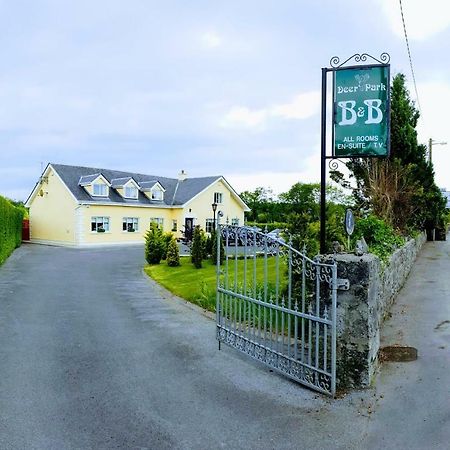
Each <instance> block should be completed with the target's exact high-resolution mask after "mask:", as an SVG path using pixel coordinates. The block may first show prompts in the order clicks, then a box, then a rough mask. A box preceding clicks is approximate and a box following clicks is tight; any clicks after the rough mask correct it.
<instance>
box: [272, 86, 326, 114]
mask: <svg viewBox="0 0 450 450" xmlns="http://www.w3.org/2000/svg"><path fill="white" fill-rule="evenodd" d="M319 110H320V92H319V91H312V92H306V93H305V94H300V95H297V96H296V97H294V99H293V100H292V101H291V102H289V103H284V104H281V105H275V106H273V107H272V108H271V110H270V113H271V115H272V116H273V117H282V118H283V119H307V118H308V117H311V116H314V115H315V114H317V113H318V112H319Z"/></svg>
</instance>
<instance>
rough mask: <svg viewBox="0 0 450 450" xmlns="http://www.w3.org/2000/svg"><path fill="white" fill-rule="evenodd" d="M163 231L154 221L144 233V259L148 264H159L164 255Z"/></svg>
mask: <svg viewBox="0 0 450 450" xmlns="http://www.w3.org/2000/svg"><path fill="white" fill-rule="evenodd" d="M164 248H165V243H164V237H163V232H162V230H161V228H160V227H158V225H157V224H156V223H151V224H150V229H149V230H148V231H147V233H146V234H145V259H146V261H147V262H148V263H149V264H159V263H160V262H161V259H162V257H163V255H164Z"/></svg>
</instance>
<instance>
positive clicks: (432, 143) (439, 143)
mask: <svg viewBox="0 0 450 450" xmlns="http://www.w3.org/2000/svg"><path fill="white" fill-rule="evenodd" d="M433 145H447V142H436V141H433V139H432V138H430V139H429V140H428V162H429V163H430V164H431V163H432V162H433V159H432V152H433Z"/></svg>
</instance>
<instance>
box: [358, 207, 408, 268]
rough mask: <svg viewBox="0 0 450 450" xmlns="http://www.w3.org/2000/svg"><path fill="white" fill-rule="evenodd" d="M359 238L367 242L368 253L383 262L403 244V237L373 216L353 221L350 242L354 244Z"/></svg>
mask: <svg viewBox="0 0 450 450" xmlns="http://www.w3.org/2000/svg"><path fill="white" fill-rule="evenodd" d="M361 237H364V239H365V241H366V242H367V245H368V246H369V251H370V253H373V254H375V255H377V256H378V257H379V258H380V259H381V260H382V261H384V262H386V261H387V259H388V258H389V257H390V256H391V255H392V253H393V252H394V251H395V250H396V249H397V248H400V247H401V246H402V245H403V244H404V243H405V239H404V237H402V236H401V235H400V234H399V233H398V232H396V231H395V230H394V229H393V228H392V227H391V226H390V225H388V224H387V223H386V222H384V221H383V220H381V219H379V218H377V217H375V216H374V215H369V216H368V217H366V218H363V219H358V220H356V221H355V233H354V235H353V236H352V242H353V243H356V240H357V239H361Z"/></svg>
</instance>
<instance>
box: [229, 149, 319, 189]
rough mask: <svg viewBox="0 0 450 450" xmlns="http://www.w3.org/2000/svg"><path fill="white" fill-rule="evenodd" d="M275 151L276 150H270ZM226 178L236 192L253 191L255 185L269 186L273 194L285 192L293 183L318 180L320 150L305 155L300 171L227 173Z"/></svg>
mask: <svg viewBox="0 0 450 450" xmlns="http://www.w3.org/2000/svg"><path fill="white" fill-rule="evenodd" d="M271 152H272V153H276V152H277V150H276V149H273V150H271ZM226 178H227V180H228V181H229V182H230V183H231V185H232V186H233V187H234V189H236V191H237V192H242V191H253V190H255V189H256V188H257V187H266V188H271V189H272V191H273V193H274V194H275V195H278V194H281V193H282V192H287V191H288V190H289V189H290V188H291V187H292V186H293V185H294V184H295V183H299V182H301V183H318V182H320V150H319V147H317V148H316V151H315V152H314V153H313V154H312V155H309V156H308V157H306V158H305V159H304V161H303V167H302V169H301V170H300V171H292V172H281V171H280V172H275V171H261V172H254V173H247V174H227V176H226Z"/></svg>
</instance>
